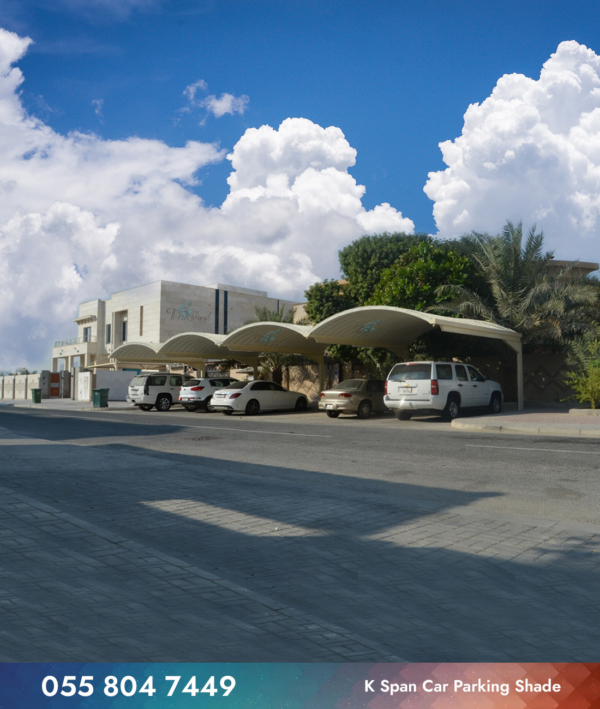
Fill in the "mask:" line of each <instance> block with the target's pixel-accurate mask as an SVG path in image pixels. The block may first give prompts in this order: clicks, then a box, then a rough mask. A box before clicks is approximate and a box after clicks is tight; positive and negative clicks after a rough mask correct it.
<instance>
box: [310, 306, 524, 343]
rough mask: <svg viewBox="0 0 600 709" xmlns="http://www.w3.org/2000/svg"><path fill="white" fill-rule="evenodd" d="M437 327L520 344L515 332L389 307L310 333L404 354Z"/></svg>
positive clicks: (361, 311)
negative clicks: (404, 350)
mask: <svg viewBox="0 0 600 709" xmlns="http://www.w3.org/2000/svg"><path fill="white" fill-rule="evenodd" d="M434 327H439V328H440V329H441V330H443V331H444V332H455V333H459V334H462V335H474V336H476V337H493V338H496V339H501V340H504V341H505V342H507V343H508V344H510V345H511V346H513V344H514V345H517V346H518V343H520V340H521V335H520V334H519V333H517V332H515V331H514V330H509V329H508V328H505V327H501V326H500V325H495V324H494V323H489V322H484V321H482V320H468V319H466V318H449V317H445V316H443V315H434V314H432V313H423V312H420V311H418V310H406V309H405V308H395V307H392V306H389V305H370V306H364V307H361V308H352V309H351V310H344V311H343V312H341V313H336V314H335V315H332V316H331V317H329V318H327V319H326V320H323V321H322V322H320V323H319V324H318V325H315V327H313V328H312V329H311V332H310V337H311V338H312V339H314V340H316V341H317V342H321V343H325V344H328V345H334V344H335V345H354V346H355V347H387V348H388V349H390V350H392V352H394V351H396V350H401V349H404V348H405V347H407V346H408V345H410V344H412V343H413V342H414V341H415V340H416V339H417V338H418V337H421V335H424V334H425V333H426V332H428V331H429V330H432V329H433V328H434Z"/></svg>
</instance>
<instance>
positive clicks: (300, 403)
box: [295, 396, 308, 411]
mask: <svg viewBox="0 0 600 709" xmlns="http://www.w3.org/2000/svg"><path fill="white" fill-rule="evenodd" d="M295 408H296V411H306V409H307V408H308V401H306V399H305V398H304V397H303V396H300V397H298V400H297V401H296V407H295Z"/></svg>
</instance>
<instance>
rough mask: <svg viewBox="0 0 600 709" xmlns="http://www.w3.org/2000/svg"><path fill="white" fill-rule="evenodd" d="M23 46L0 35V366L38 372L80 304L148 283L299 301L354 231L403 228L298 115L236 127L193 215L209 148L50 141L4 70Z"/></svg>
mask: <svg viewBox="0 0 600 709" xmlns="http://www.w3.org/2000/svg"><path fill="white" fill-rule="evenodd" d="M29 43H30V40H28V39H23V38H20V37H18V36H17V35H15V34H13V33H10V32H7V31H5V30H0V295H1V298H0V341H1V342H2V348H0V369H5V368H14V367H17V366H38V367H39V366H40V365H43V364H47V363H48V361H49V353H50V348H51V346H52V342H53V340H56V339H63V338H68V337H71V336H73V334H74V326H73V324H72V322H71V320H72V318H73V317H75V316H76V314H77V305H78V303H80V302H82V301H84V300H89V299H91V298H102V297H106V296H108V295H110V293H112V292H115V291H118V290H122V289H125V288H131V287H134V286H136V285H139V284H142V283H148V282H151V281H154V280H159V279H165V280H174V281H182V282H187V283H197V284H200V285H201V284H207V283H214V282H217V281H219V282H225V283H231V284H237V285H240V286H248V287H258V288H261V289H265V290H269V291H270V292H271V293H272V294H274V295H278V296H281V297H288V298H294V299H295V298H298V299H300V298H302V293H303V290H304V289H305V288H306V287H307V286H309V285H310V284H311V283H314V282H315V281H317V280H319V279H322V278H325V277H331V276H333V275H335V273H336V272H337V268H338V264H337V252H338V250H339V249H340V248H341V247H343V246H345V245H346V244H348V243H349V242H351V241H352V240H353V239H355V238H357V237H359V236H361V234H363V233H366V232H377V231H383V230H388V231H393V230H398V231H400V230H404V231H409V232H411V231H413V230H414V225H413V223H412V221H411V220H410V219H407V218H405V217H403V216H402V214H401V213H400V212H398V211H396V209H394V208H393V207H391V206H390V205H389V204H382V205H379V206H377V207H375V209H373V210H370V211H367V210H365V209H364V207H363V206H362V203H361V199H362V196H363V194H364V191H365V188H364V187H362V186H361V185H357V184H356V181H355V180H354V178H353V177H352V176H351V175H350V174H349V172H348V168H350V167H351V166H352V165H354V162H355V158H356V151H355V150H354V149H353V148H352V147H351V146H350V145H349V144H348V141H347V140H346V138H345V137H344V134H343V133H342V131H341V130H340V129H339V128H335V127H329V128H322V127H321V126H318V125H316V124H314V123H312V122H311V121H309V120H307V119H302V118H289V119H287V120H285V121H284V122H283V123H282V124H281V126H280V127H279V129H277V130H276V129H274V128H271V127H269V126H262V127H260V128H258V129H254V128H252V129H249V130H247V131H246V132H245V133H244V135H243V136H242V137H241V138H240V140H239V141H238V143H237V144H236V145H235V146H234V148H233V150H232V152H231V154H230V155H228V156H227V158H228V159H229V160H230V161H231V165H232V172H231V175H230V177H229V179H228V183H229V187H230V192H229V195H228V196H227V198H226V200H225V201H224V203H223V204H222V205H221V206H220V207H207V206H206V205H205V204H204V203H203V201H202V199H201V198H200V197H199V196H198V195H197V194H195V193H194V192H193V191H192V190H191V189H190V188H192V187H194V186H197V184H198V183H197V179H196V174H197V171H198V170H199V169H200V168H201V167H203V166H206V165H209V164H210V163H215V162H218V161H221V160H223V159H225V152H224V151H222V150H220V149H219V148H218V147H217V146H215V145H211V144H204V143H198V142H195V141H190V142H188V143H187V144H186V145H185V146H184V147H181V148H172V147H169V146H167V145H166V144H165V143H163V142H161V141H159V140H146V139H142V138H134V137H132V138H129V139H127V140H103V139H102V138H100V137H98V136H96V135H93V134H81V133H77V132H73V133H70V134H68V135H61V134H59V133H57V132H55V131H53V130H52V129H51V128H50V127H49V126H47V125H46V124H44V123H43V122H42V121H40V120H38V119H36V118H35V117H32V116H30V115H28V114H27V113H26V112H25V111H24V109H23V107H22V105H21V103H20V100H19V94H18V91H19V86H20V84H21V83H22V81H23V76H22V74H21V72H20V70H19V69H18V68H16V67H14V64H15V63H16V62H17V61H18V60H19V59H20V58H21V57H22V56H23V55H24V53H25V52H26V51H27V47H28V45H29ZM198 90H205V87H204V86H202V85H201V84H198V85H197V86H196V89H195V90H194V91H193V92H192V91H191V90H190V92H191V93H192V96H191V97H190V98H191V99H192V100H196V99H197V96H196V93H197V91H198Z"/></svg>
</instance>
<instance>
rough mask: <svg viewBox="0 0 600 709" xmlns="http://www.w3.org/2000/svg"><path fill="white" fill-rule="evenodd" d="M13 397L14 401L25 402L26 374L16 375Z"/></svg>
mask: <svg viewBox="0 0 600 709" xmlns="http://www.w3.org/2000/svg"><path fill="white" fill-rule="evenodd" d="M14 397H15V399H23V400H25V399H26V398H27V375H26V374H18V375H17V376H16V377H15V393H14Z"/></svg>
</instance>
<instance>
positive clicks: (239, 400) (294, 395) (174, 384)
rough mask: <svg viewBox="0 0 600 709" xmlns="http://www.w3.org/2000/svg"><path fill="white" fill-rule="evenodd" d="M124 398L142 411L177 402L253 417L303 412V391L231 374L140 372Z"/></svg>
mask: <svg viewBox="0 0 600 709" xmlns="http://www.w3.org/2000/svg"><path fill="white" fill-rule="evenodd" d="M127 401H129V402H130V403H131V404H133V405H134V406H137V407H138V408H140V409H141V410H142V411H150V410H151V409H152V408H154V407H156V408H157V409H158V411H168V410H169V409H170V408H171V406H172V405H173V404H178V403H179V404H181V405H182V406H183V407H184V408H185V409H187V410H188V411H198V410H204V411H222V412H223V413H224V414H232V413H233V412H234V411H237V412H239V413H245V414H248V415H249V416H256V415H257V414H259V413H260V412H261V411H283V410H286V409H295V410H296V411H304V410H305V409H306V408H307V407H308V400H307V398H306V396H304V394H300V393H298V392H295V391H288V390H287V389H284V388H283V387H282V386H280V385H279V384H275V382H264V381H256V382H255V381H249V382H241V381H239V380H237V379H232V378H231V377H219V378H214V379H213V378H208V377H203V378H201V379H189V378H187V379H185V380H184V378H183V376H182V375H180V374H140V375H138V376H137V377H134V378H133V379H132V380H131V383H130V384H129V391H128V393H127Z"/></svg>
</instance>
